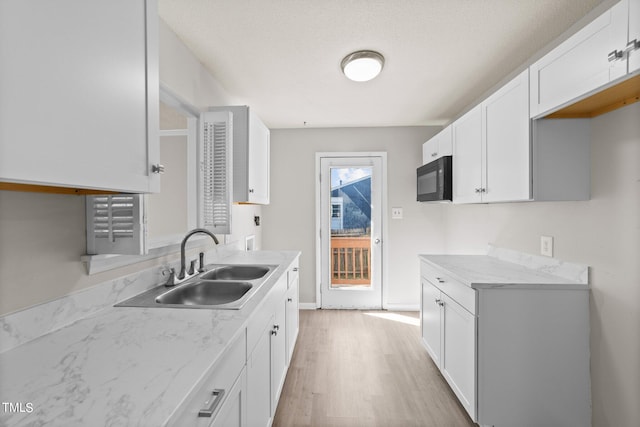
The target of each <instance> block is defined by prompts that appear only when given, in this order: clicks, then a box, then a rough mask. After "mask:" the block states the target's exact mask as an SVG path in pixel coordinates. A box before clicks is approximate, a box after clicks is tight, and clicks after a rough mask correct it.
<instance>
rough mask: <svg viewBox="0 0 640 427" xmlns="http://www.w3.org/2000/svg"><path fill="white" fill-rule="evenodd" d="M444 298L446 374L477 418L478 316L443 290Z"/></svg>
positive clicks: (465, 406)
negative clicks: (476, 317) (476, 318)
mask: <svg viewBox="0 0 640 427" xmlns="http://www.w3.org/2000/svg"><path fill="white" fill-rule="evenodd" d="M442 302H443V303H444V305H443V306H442V338H443V339H442V343H443V344H442V360H441V363H442V366H441V371H442V375H443V376H444V377H445V379H446V380H447V382H448V383H449V385H450V386H451V389H452V390H453V391H454V393H455V394H456V396H458V399H459V400H460V403H462V406H464V408H465V409H466V410H467V412H468V413H469V415H470V416H471V419H473V420H474V421H475V420H476V321H475V317H474V316H473V315H472V314H471V313H469V312H468V311H467V310H465V309H464V308H463V307H462V306H461V305H459V304H458V303H456V302H455V301H454V300H452V299H451V298H449V297H448V296H447V295H445V294H442Z"/></svg>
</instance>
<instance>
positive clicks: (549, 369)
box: [420, 261, 591, 427]
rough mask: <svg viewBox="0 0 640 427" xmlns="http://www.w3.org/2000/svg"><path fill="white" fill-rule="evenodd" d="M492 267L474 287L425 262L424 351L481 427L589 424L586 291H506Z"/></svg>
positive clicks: (534, 287) (533, 287) (528, 286)
mask: <svg viewBox="0 0 640 427" xmlns="http://www.w3.org/2000/svg"><path fill="white" fill-rule="evenodd" d="M447 265H448V266H450V265H451V263H450V262H449V264H447ZM493 268H494V267H492V270H491V271H492V273H491V274H487V273H486V272H483V273H482V274H479V275H478V277H481V279H480V281H479V282H478V284H476V282H474V281H473V280H471V279H470V281H471V284H468V283H462V282H460V281H458V280H455V279H453V278H452V277H451V276H450V275H449V273H448V272H449V271H451V270H450V269H447V270H446V271H445V270H444V269H440V268H439V267H437V266H434V264H431V263H427V262H425V261H423V262H422V263H421V268H420V269H421V283H422V287H421V289H422V302H421V325H422V330H421V336H422V341H423V344H424V346H425V348H426V350H427V352H428V353H429V355H430V356H431V358H432V359H433V361H434V363H435V364H436V365H437V366H438V368H439V369H440V371H441V373H442V375H443V377H444V378H445V379H446V381H447V383H448V384H449V386H450V387H451V389H452V390H453V392H454V393H455V395H456V396H457V398H458V400H459V401H460V403H461V404H462V406H463V407H464V408H465V410H466V411H467V413H468V414H469V416H470V417H471V419H472V420H473V421H474V422H476V423H478V424H479V425H481V426H493V427H539V426H567V427H583V426H589V425H591V396H590V374H589V360H590V356H589V292H588V287H587V286H583V287H579V286H574V285H572V286H566V285H562V284H560V285H557V286H551V285H549V284H548V283H545V284H544V285H543V284H540V282H535V283H534V282H527V283H524V282H522V281H521V280H520V279H519V278H518V277H513V278H509V279H508V282H507V283H516V285H505V284H504V283H505V282H504V280H505V279H506V278H507V277H508V273H501V272H500V270H494V269H493ZM462 270H464V274H465V275H466V276H469V277H472V276H473V270H472V269H471V268H469V267H468V266H465V267H464V268H462ZM487 277H495V278H496V279H497V280H499V281H500V282H499V283H496V284H492V283H488V282H487ZM536 279H539V278H538V277H537V276H536ZM472 285H474V286H477V288H474V287H472Z"/></svg>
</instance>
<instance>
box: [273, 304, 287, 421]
mask: <svg viewBox="0 0 640 427" xmlns="http://www.w3.org/2000/svg"><path fill="white" fill-rule="evenodd" d="M285 304H286V300H282V299H281V300H280V302H279V303H278V305H277V308H276V312H275V317H274V323H273V333H272V335H271V412H272V415H274V414H275V412H276V408H277V407H278V399H279V398H280V392H281V391H282V386H283V385H284V380H285V377H286V373H287V330H286V319H285V317H286V312H285V310H286V305H285Z"/></svg>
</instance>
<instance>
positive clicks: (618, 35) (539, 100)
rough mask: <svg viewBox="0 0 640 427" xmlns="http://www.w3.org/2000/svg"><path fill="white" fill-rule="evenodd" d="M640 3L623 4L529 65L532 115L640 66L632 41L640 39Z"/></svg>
mask: <svg viewBox="0 0 640 427" xmlns="http://www.w3.org/2000/svg"><path fill="white" fill-rule="evenodd" d="M639 2H640V0H622V1H620V2H619V3H617V4H616V5H615V6H613V7H612V8H611V9H609V10H607V11H606V12H605V13H603V14H602V15H600V16H599V17H598V18H596V19H595V20H593V21H592V22H590V23H589V24H588V25H587V26H585V27H584V28H583V29H581V30H580V31H578V32H577V33H576V34H574V35H573V36H571V37H570V38H569V39H567V40H566V41H565V42H563V43H562V44H560V45H559V46H558V47H557V48H555V49H554V50H552V51H551V52H549V53H548V54H547V55H545V56H544V57H543V58H542V59H540V60H539V61H537V62H536V63H534V64H533V65H531V67H530V71H531V117H540V116H542V115H546V114H547V113H550V112H552V111H554V110H556V109H558V108H560V107H562V106H564V105H566V104H568V103H570V102H572V101H574V100H576V99H577V98H579V97H582V96H583V95H588V94H590V93H591V92H593V91H594V90H596V89H598V88H600V87H601V86H603V85H606V84H608V83H609V82H612V81H614V80H616V79H619V78H621V77H624V76H626V75H627V73H628V72H630V71H633V70H634V69H637V68H638V65H639V63H640V60H639V59H638V56H640V53H639V51H638V49H637V48H636V47H635V44H633V43H631V42H632V41H633V39H634V38H635V40H637V41H640V38H638V34H637V33H638V20H639V19H640V18H638V15H640V10H639V9H640V8H639V6H638V3H639ZM631 14H635V15H631ZM628 59H629V60H628Z"/></svg>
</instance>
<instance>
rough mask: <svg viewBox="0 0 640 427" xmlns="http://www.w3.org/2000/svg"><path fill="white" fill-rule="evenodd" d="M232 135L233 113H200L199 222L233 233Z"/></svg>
mask: <svg viewBox="0 0 640 427" xmlns="http://www.w3.org/2000/svg"><path fill="white" fill-rule="evenodd" d="M232 135H233V115H232V113H231V112H229V111H216V112H206V113H202V114H201V115H200V141H199V144H198V150H199V153H198V158H199V161H200V168H199V175H198V199H199V201H198V202H199V203H198V205H199V206H198V212H199V215H198V223H199V226H200V227H203V228H206V229H209V230H211V231H212V232H214V233H219V234H231V204H232V202H233V200H232V197H233V186H232V185H233V183H232V178H231V177H232V165H233V157H232V156H233V146H232Z"/></svg>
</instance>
